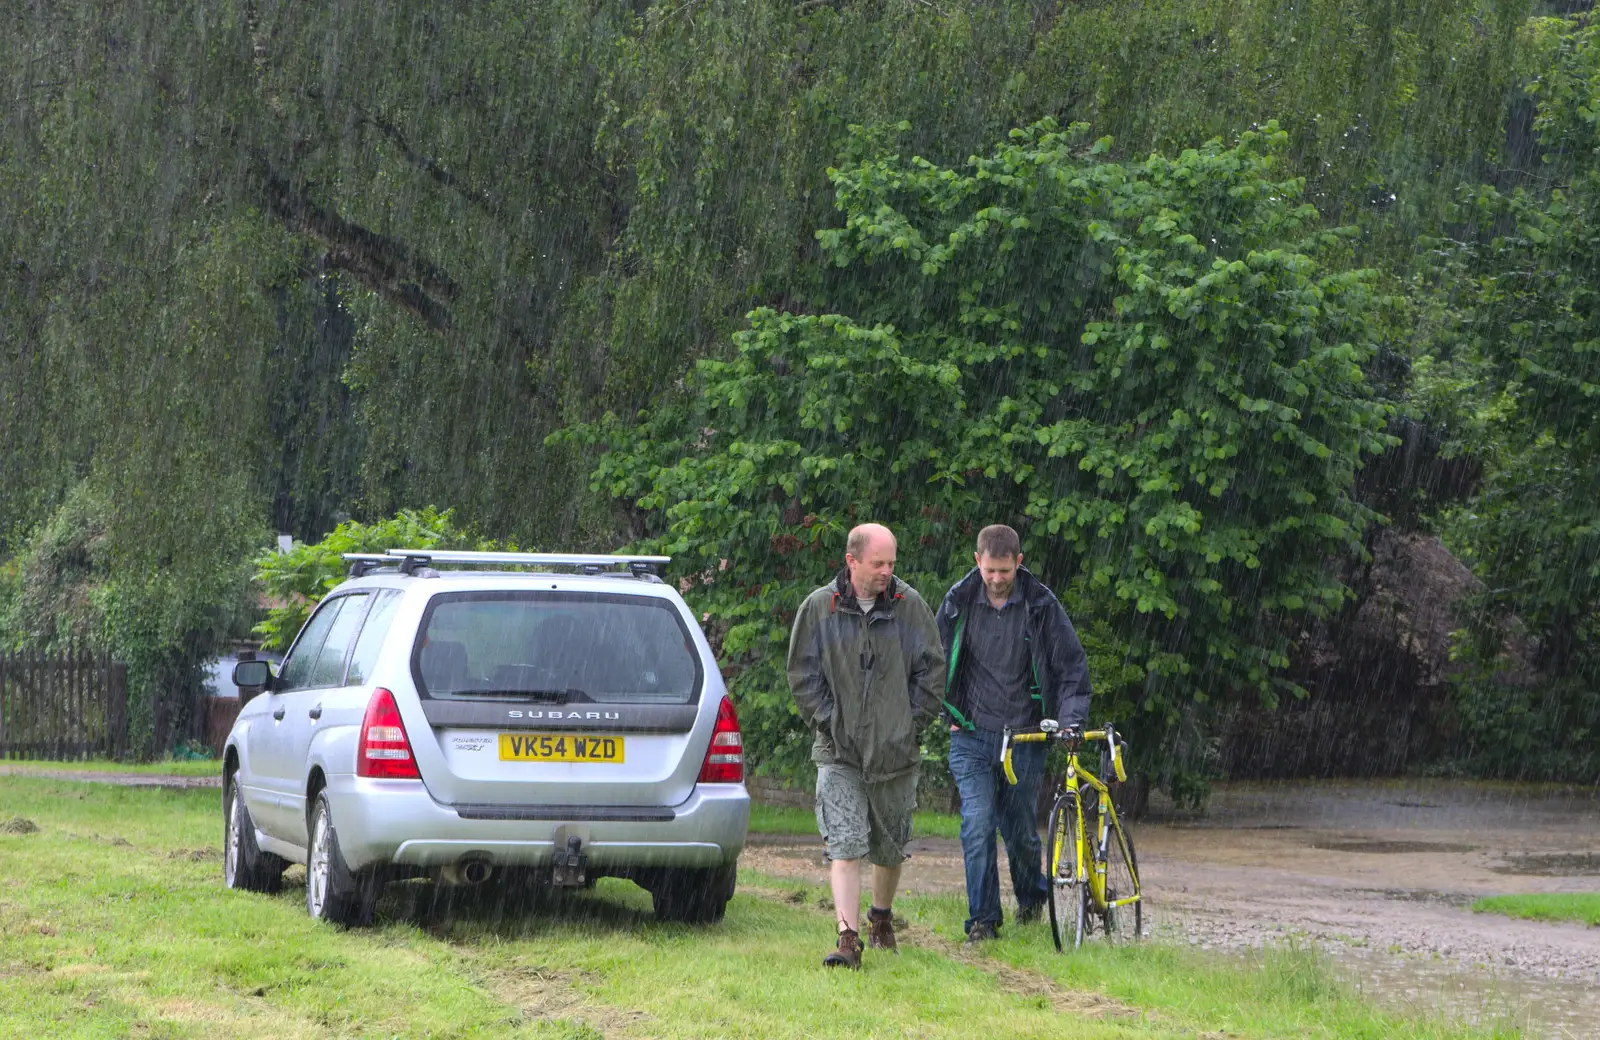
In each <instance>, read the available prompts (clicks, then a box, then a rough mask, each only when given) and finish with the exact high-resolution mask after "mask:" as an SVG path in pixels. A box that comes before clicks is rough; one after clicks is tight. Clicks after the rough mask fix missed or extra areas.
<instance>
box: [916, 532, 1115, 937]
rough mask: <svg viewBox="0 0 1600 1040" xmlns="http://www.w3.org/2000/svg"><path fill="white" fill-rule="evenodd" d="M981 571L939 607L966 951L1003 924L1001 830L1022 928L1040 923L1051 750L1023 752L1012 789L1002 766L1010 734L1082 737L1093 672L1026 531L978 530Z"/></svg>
mask: <svg viewBox="0 0 1600 1040" xmlns="http://www.w3.org/2000/svg"><path fill="white" fill-rule="evenodd" d="M973 557H974V559H975V560H976V562H977V566H976V567H974V568H973V569H972V570H971V571H969V572H968V573H967V576H966V577H964V578H962V579H961V580H960V581H958V582H956V584H955V585H954V586H952V587H951V589H950V591H949V593H947V594H946V595H945V598H944V604H943V605H942V606H941V607H940V608H939V617H938V624H939V641H940V643H941V644H942V645H943V646H944V649H945V657H946V659H947V661H948V662H949V663H948V665H947V666H946V678H945V708H946V710H947V712H948V713H949V716H950V723H951V725H950V773H951V775H952V776H954V778H955V781H956V789H957V790H958V791H959V792H960V793H961V851H962V855H963V857H964V858H965V860H966V868H967V869H966V873H967V913H968V914H969V915H970V916H969V917H968V918H967V924H966V929H967V942H968V944H972V943H977V942H982V941H983V940H985V939H993V938H995V936H996V934H997V930H998V929H999V927H1000V922H1001V920H1002V914H1001V912H1000V872H999V867H998V866H997V861H998V855H997V852H996V849H995V840H994V832H995V828H996V827H998V828H999V830H1000V836H1001V837H1002V838H1004V839H1005V843H1006V856H1007V857H1008V858H1009V859H1010V861H1011V885H1012V889H1013V891H1015V893H1016V896H1017V920H1018V922H1019V923H1022V924H1026V923H1028V922H1030V921H1035V920H1038V917H1039V909H1040V907H1042V906H1043V905H1044V902H1045V900H1047V899H1048V898H1049V897H1050V888H1049V885H1048V883H1047V882H1046V880H1045V877H1044V873H1043V871H1042V870H1041V869H1040V867H1039V856H1040V842H1039V832H1038V829H1037V827H1036V826H1035V819H1034V816H1035V806H1036V805H1037V804H1038V799H1039V783H1040V781H1041V780H1042V779H1043V777H1044V764H1045V748H1046V746H1045V745H1044V744H1020V745H1016V746H1015V747H1014V748H1013V750H1012V754H1011V760H1012V766H1013V769H1014V770H1015V772H1016V774H1017V783H1016V785H1015V786H1013V785H1012V784H1010V783H1009V782H1008V781H1007V780H1006V776H1005V769H1004V764H1003V763H1002V761H1001V758H1000V745H1001V742H1002V737H1003V731H1004V730H1007V729H1010V730H1031V729H1036V728H1038V726H1039V722H1040V720H1042V719H1055V720H1057V721H1058V722H1060V724H1061V726H1062V728H1063V729H1076V730H1079V731H1081V729H1082V727H1083V724H1084V722H1085V721H1086V720H1087V719H1088V717H1089V696H1090V693H1091V690H1090V688H1089V662H1088V660H1087V658H1086V657H1085V656H1084V653H1083V645H1082V644H1081V643H1079V642H1078V633H1077V632H1075V631H1074V630H1073V628H1072V622H1071V621H1070V620H1068V618H1067V612H1066V611H1065V610H1063V609H1061V604H1060V603H1059V602H1058V601H1057V600H1056V597H1055V595H1054V594H1053V593H1052V592H1051V591H1050V590H1049V589H1048V588H1046V587H1045V585H1044V583H1043V582H1041V581H1039V579H1037V578H1035V577H1034V576H1033V575H1032V574H1030V573H1029V572H1028V571H1027V570H1026V569H1024V568H1023V567H1022V547H1021V542H1020V541H1019V540H1018V538H1017V532H1016V531H1013V530H1012V529H1011V528H1009V527H1006V526H1005V525H1004V524H994V525H992V526H990V527H985V528H984V529H983V530H982V531H979V532H978V548H977V552H975V553H974V554H973Z"/></svg>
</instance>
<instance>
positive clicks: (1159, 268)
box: [571, 121, 1387, 783]
mask: <svg viewBox="0 0 1600 1040" xmlns="http://www.w3.org/2000/svg"><path fill="white" fill-rule="evenodd" d="M886 141H887V138H886V136H885V135H882V134H873V133H864V134H862V135H861V136H860V137H859V138H858V141H857V145H856V154H857V158H855V159H854V160H852V161H850V162H847V163H846V164H844V165H843V166H842V167H841V168H840V169H837V170H834V171H830V176H831V178H832V181H833V183H834V186H835V190H836V198H837V205H838V208H839V211H840V214H841V216H842V218H843V219H842V223H843V226H842V227H839V228H837V229H829V230H825V231H823V232H821V233H819V238H820V240H821V243H822V246H823V248H824V250H825V251H826V253H827V255H828V257H829V258H830V260H831V261H832V263H833V264H834V265H835V267H836V270H835V273H834V275H833V277H832V280H831V284H830V292H831V294H832V297H833V299H834V300H835V301H837V302H838V303H839V304H840V305H841V306H840V310H842V311H845V312H848V313H850V314H852V315H853V316H849V317H847V316H845V315H844V314H840V313H829V314H821V315H815V314H788V313H782V314H780V313H777V312H774V311H771V310H758V311H755V312H753V313H752V314H751V315H750V326H749V328H748V329H747V330H745V331H743V332H741V333H739V334H738V335H737V336H735V337H734V345H735V348H736V350H735V353H734V356H733V357H732V358H731V359H729V360H725V361H703V362H701V363H700V364H699V366H698V367H697V370H696V373H695V377H694V384H693V387H692V393H691V394H690V395H689V396H688V397H687V398H686V399H685V400H684V401H681V402H678V403H675V404H672V405H670V406H667V407H663V408H661V409H658V410H656V411H654V412H651V413H648V414H646V415H645V416H643V417H642V419H641V421H639V422H636V423H629V422H623V421H619V420H614V419H613V420H610V421H608V422H606V423H602V424H598V425H594V426H589V427H583V428H580V429H579V430H577V431H575V432H574V433H573V434H571V436H573V437H575V438H577V439H579V440H583V441H587V442H590V443H597V444H602V445H604V446H605V447H606V448H608V449H609V450H608V451H607V452H606V453H605V454H603V455H602V456H601V457H600V461H599V465H598V468H597V470H596V472H595V483H596V486H597V487H598V488H601V489H604V490H606V491H607V492H609V493H610V494H612V495H614V496H615V497H617V498H620V499H623V500H624V501H625V502H627V503H630V504H631V505H632V506H633V507H634V508H635V509H636V510H638V513H639V516H640V518H641V521H642V523H643V524H644V526H645V529H646V531H647V532H648V533H649V534H650V535H651V536H652V537H651V539H650V544H651V545H653V546H654V547H655V548H658V549H660V550H662V551H664V552H670V553H671V554H672V555H674V556H675V557H676V558H678V559H679V560H680V561H681V564H682V565H685V566H686V567H687V571H688V573H689V575H690V578H689V579H688V581H689V585H690V596H691V598H693V599H694V601H695V602H696V603H698V604H699V605H700V606H701V609H702V610H704V612H705V614H706V616H707V618H708V619H710V620H711V621H713V622H714V623H715V624H716V625H718V626H725V634H724V635H723V641H722V653H723V655H724V657H725V659H726V660H727V662H728V663H729V664H730V665H731V666H733V667H735V668H738V669H740V672H739V675H738V678H737V679H736V682H735V687H736V689H737V691H738V694H739V696H740V698H741V702H742V704H743V705H744V706H746V709H747V715H749V716H750V717H751V718H752V719H753V720H755V722H754V725H755V728H756V732H757V738H756V739H753V740H752V746H753V747H754V748H755V749H756V750H757V751H758V752H759V753H761V754H763V755H765V756H767V757H768V759H769V760H770V761H773V762H777V763H792V762H793V760H794V758H795V756H796V755H797V753H798V751H799V749H800V748H801V745H802V744H803V735H801V734H799V733H798V731H797V727H796V724H795V722H794V721H793V719H792V717H791V715H790V713H789V709H788V698H787V692H786V689H785V688H784V686H783V683H782V682H781V680H780V677H779V667H780V664H781V659H782V653H783V648H784V646H785V644H786V641H787V636H788V627H787V626H788V623H789V620H790V618H791V617H792V614H793V611H794V609H795V607H796V606H797V604H798V603H799V601H800V599H801V598H802V596H803V595H804V592H805V591H806V589H807V587H808V586H812V585H815V584H818V583H820V582H821V581H823V580H825V579H826V578H827V577H828V576H829V574H830V573H831V571H832V570H833V568H834V567H835V566H837V562H838V561H839V559H840V557H841V554H842V553H841V550H842V545H843V537H842V535H843V532H844V531H845V529H846V528H848V527H849V526H850V525H851V524H853V523H855V522H859V521H863V520H878V521H882V522H885V523H888V524H889V525H890V526H891V527H893V528H894V529H895V530H896V531H897V532H898V534H899V537H900V545H901V550H900V559H901V567H900V569H901V572H902V574H903V575H904V576H905V577H906V578H907V579H908V580H909V581H911V582H912V583H913V584H914V585H916V586H917V587H918V588H919V590H920V591H922V592H923V594H924V595H925V596H928V597H929V598H930V599H935V600H936V599H937V598H938V597H940V596H941V595H942V593H943V591H944V588H945V587H946V585H947V583H948V582H950V581H951V580H952V579H954V578H955V577H958V576H959V575H960V574H961V573H962V572H963V571H964V569H965V568H966V567H967V566H970V561H971V556H970V553H971V544H972V537H973V535H974V534H975V532H976V530H977V529H978V527H980V526H982V525H983V524H986V523H990V522H995V521H1003V522H1008V523H1011V524H1013V525H1014V526H1016V527H1018V528H1019V530H1021V531H1022V532H1023V534H1024V542H1025V553H1026V554H1027V556H1028V558H1029V562H1030V564H1032V565H1033V566H1034V567H1035V568H1036V569H1037V571H1038V572H1039V573H1040V575H1041V576H1042V577H1043V578H1044V579H1045V580H1046V581H1047V582H1049V583H1050V584H1052V585H1053V586H1054V587H1056V588H1057V589H1059V590H1061V591H1062V592H1063V593H1064V594H1065V595H1064V599H1065V602H1066V604H1067V607H1068V610H1069V612H1070V613H1072V614H1073V615H1074V616H1075V617H1076V618H1077V619H1078V621H1079V624H1080V626H1081V627H1083V628H1084V629H1085V630H1086V633H1087V635H1088V636H1089V642H1090V645H1091V648H1092V649H1093V650H1095V651H1097V654H1096V656H1097V658H1098V660H1097V662H1096V663H1097V664H1098V665H1099V666H1100V674H1099V675H1098V676H1097V678H1098V679H1099V681H1100V683H1101V685H1102V689H1103V697H1102V700H1101V702H1100V704H1099V705H1098V707H1097V708H1096V716H1097V717H1112V718H1115V719H1117V720H1118V721H1119V722H1122V723H1124V724H1126V725H1129V726H1130V727H1132V728H1133V729H1134V730H1135V731H1136V732H1138V733H1139V734H1140V735H1141V736H1142V737H1143V738H1145V745H1146V747H1149V748H1151V749H1152V750H1154V748H1155V746H1156V745H1158V744H1163V743H1165V744H1166V745H1167V746H1166V747H1165V751H1166V752H1167V754H1166V755H1165V758H1166V760H1167V761H1168V762H1169V763H1172V764H1175V765H1177V766H1178V767H1181V766H1182V764H1183V755H1184V754H1185V753H1186V752H1185V751H1184V749H1180V748H1176V747H1173V746H1171V745H1172V744H1173V743H1174V740H1175V738H1174V737H1173V736H1172V735H1174V734H1177V733H1179V732H1181V731H1183V727H1182V726H1181V725H1180V723H1182V722H1183V720H1184V719H1185V718H1186V717H1188V716H1190V715H1192V714H1193V713H1194V712H1195V710H1196V708H1195V706H1196V705H1197V704H1204V703H1205V702H1208V701H1211V700H1213V699H1227V700H1232V699H1236V698H1240V697H1248V698H1253V699H1255V700H1257V701H1259V702H1260V703H1262V704H1264V705H1269V706H1270V705H1272V704H1274V703H1275V702H1276V699H1277V697H1278V696H1279V695H1280V694H1281V693H1283V692H1290V693H1294V692H1298V691H1296V689H1295V688H1294V687H1293V686H1292V685H1291V684H1289V683H1287V682H1286V681H1285V680H1284V679H1283V678H1282V677H1281V673H1282V670H1283V669H1284V667H1285V666H1286V665H1287V664H1288V654H1289V652H1290V650H1291V647H1292V644H1293V641H1294V637H1295V634H1296V632H1297V625H1298V624H1300V623H1301V619H1303V618H1305V617H1307V616H1319V615H1322V614H1325V613H1326V612H1328V611H1330V610H1331V609H1333V608H1334V607H1336V606H1338V605H1339V604H1340V602H1341V601H1342V599H1343V597H1344V595H1345V592H1344V589H1343V587H1342V586H1341V585H1340V584H1339V583H1338V582H1337V581H1336V580H1335V579H1334V578H1333V577H1332V575H1331V571H1330V569H1329V566H1328V561H1329V558H1330V557H1331V556H1334V555H1336V554H1339V553H1348V552H1358V551H1359V539H1360V535H1361V532H1362V530H1363V528H1364V527H1365V525H1366V524H1368V523H1369V522H1371V520H1372V519H1373V518H1372V516H1371V515H1370V514H1369V512H1368V511H1366V510H1365V509H1363V508H1362V507H1360V506H1359V505H1357V504H1356V503H1355V502H1353V501H1352V499H1351V497H1350V494H1349V489H1350V487H1351V484H1352V482H1353V479H1354V474H1355V471H1356V469H1357V467H1358V466H1359V465H1360V464H1361V460H1362V458H1363V457H1365V456H1367V455H1370V454H1372V453H1375V452H1378V451H1380V450H1382V449H1383V448H1384V447H1385V446H1386V444H1387V440H1386V437H1385V435H1384V433H1383V428H1384V424H1385V419H1386V413H1387V409H1386V406H1385V405H1383V404H1382V403H1380V402H1378V401H1377V400H1375V399H1374V397H1373V394H1372V392H1371V389H1370V388H1369V387H1368V385H1367V383H1366V380H1365V378H1364V376H1363V372H1362V365H1363V363H1364V362H1366V361H1367V360H1368V359H1369V358H1370V357H1371V356H1372V354H1373V352H1374V350H1375V348H1376V346H1377V342H1376V340H1377V332H1376V331H1375V326H1374V324H1373V322H1372V320H1371V312H1372V310H1373V308H1374V307H1375V305H1376V304H1377V302H1378V301H1377V300H1376V299H1375V298H1374V294H1373V291H1372V289H1371V282H1372V277H1373V276H1372V273H1371V272H1368V271H1363V270H1351V269H1346V268H1344V267H1343V266H1342V265H1341V263H1340V261H1341V260H1342V258H1343V250H1342V247H1341V243H1342V238H1341V236H1340V234H1338V233H1336V232H1329V231H1324V230H1321V229H1320V228H1319V225H1318V223H1317V214H1316V213H1315V211H1314V210H1313V209H1312V208H1311V207H1310V206H1308V205H1306V204H1304V203H1302V202H1300V201H1299V199H1298V196H1299V194H1300V192H1301V189H1302V187H1303V185H1302V183H1301V182H1300V181H1299V180H1297V179H1295V178H1285V177H1282V176H1280V175H1278V174H1277V173H1276V168H1275V167H1276V159H1275V153H1276V150H1277V149H1280V148H1281V147H1282V146H1283V144H1284V135H1283V134H1282V133H1281V132H1279V131H1277V129H1276V128H1275V127H1269V128H1268V129H1267V130H1266V131H1264V132H1260V133H1255V132H1252V133H1247V134H1244V135H1242V136H1241V137H1240V139H1239V140H1238V142H1237V143H1236V144H1235V145H1233V146H1231V147H1228V146H1224V145H1222V144H1221V143H1218V142H1211V143H1209V144H1207V145H1205V146H1204V147H1202V148H1198V149H1192V150H1188V151H1185V152H1183V153H1182V154H1181V155H1179V156H1176V157H1173V158H1167V157H1163V156H1160V155H1152V156H1151V157H1149V158H1148V159H1144V160H1141V161H1128V162H1115V161H1111V160H1109V159H1108V158H1107V157H1106V152H1107V149H1108V146H1109V142H1108V141H1106V140H1101V141H1098V142H1095V143H1094V144H1093V145H1086V143H1085V142H1084V140H1083V136H1082V128H1081V127H1074V128H1072V129H1070V130H1067V131H1061V130H1059V129H1058V128H1057V127H1056V126H1055V125H1054V124H1053V123H1052V122H1050V121H1045V122H1043V123H1040V124H1038V125H1035V126H1032V127H1029V128H1026V129H1022V130H1017V131H1014V132H1013V133H1012V135H1011V139H1010V140H1009V141H1008V142H1006V143H1004V144H1002V145H1000V146H999V147H997V148H996V149H994V150H993V151H992V152H991V153H990V154H989V155H987V156H983V157H977V158H974V159H972V160H970V161H969V163H968V164H967V166H966V167H965V168H963V169H951V168H947V167H941V166H938V165H936V164H934V163H932V162H929V161H927V160H925V159H922V158H911V159H906V158H903V157H902V156H900V155H897V154H890V153H887V152H886V148H885V144H886ZM1192 750H1193V749H1192V748H1191V749H1189V753H1192ZM1180 771H1181V770H1180ZM1175 775H1177V774H1175V773H1173V772H1172V769H1171V768H1168V769H1167V770H1166V777H1165V779H1167V780H1168V782H1169V783H1170V782H1171V781H1172V779H1173V777H1174V776H1175Z"/></svg>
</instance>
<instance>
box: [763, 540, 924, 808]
mask: <svg viewBox="0 0 1600 1040" xmlns="http://www.w3.org/2000/svg"><path fill="white" fill-rule="evenodd" d="M788 668H789V689H790V690H791V691H792V692H793V693H794V702H795V706H796V707H797V708H799V709H800V718H801V719H802V720H803V721H804V722H805V724H806V725H807V726H810V727H811V732H812V733H814V734H815V735H816V739H815V741H814V743H813V744H812V747H811V759H812V761H813V762H816V763H817V764H818V765H835V764H838V765H849V766H854V767H856V768H858V769H860V770H861V772H862V775H863V777H864V779H866V780H867V781H869V782H872V781H878V780H889V779H892V778H894V777H897V776H903V775H904V774H906V773H909V772H911V771H912V770H914V769H916V768H917V764H918V763H919V762H920V761H921V757H922V752H921V743H920V738H921V735H922V728H923V727H924V726H926V725H927V724H928V722H929V720H931V719H932V718H933V717H934V715H936V714H937V713H938V711H939V707H940V698H941V696H942V694H943V690H944V650H943V649H942V648H941V647H940V644H939V629H938V626H937V625H936V624H935V623H934V620H933V611H931V610H929V609H928V604H927V603H925V602H923V599H922V597H921V596H919V595H918V594H917V590H916V589H913V588H912V587H911V586H909V585H907V584H905V583H904V582H902V581H901V580H900V579H898V578H894V579H892V580H891V581H890V582H889V587H888V588H887V589H885V590H884V592H883V593H882V594H881V595H880V596H878V598H877V600H876V601H875V602H874V603H873V605H872V610H871V611H869V612H867V613H865V614H863V613H862V612H861V607H860V605H859V604H858V603H857V602H856V595H855V590H854V589H852V588H851V587H850V575H849V572H848V571H843V570H841V571H840V572H839V576H838V577H837V578H836V579H835V580H834V582H833V583H832V584H831V585H824V586H823V587H822V588H820V589H817V590H816V591H815V592H813V593H812V594H811V595H809V596H807V597H806V601H805V603H803V604H801V607H800V612H799V613H798V614H796V615H795V619H794V631H793V632H792V633H791V634H790V637H789V662H788Z"/></svg>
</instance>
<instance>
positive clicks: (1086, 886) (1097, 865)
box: [1001, 719, 1144, 952]
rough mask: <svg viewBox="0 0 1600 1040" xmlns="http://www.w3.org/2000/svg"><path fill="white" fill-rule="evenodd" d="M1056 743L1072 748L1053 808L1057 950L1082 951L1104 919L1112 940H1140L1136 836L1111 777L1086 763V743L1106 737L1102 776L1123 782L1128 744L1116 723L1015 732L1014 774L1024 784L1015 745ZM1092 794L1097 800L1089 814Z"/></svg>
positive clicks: (1007, 746)
mask: <svg viewBox="0 0 1600 1040" xmlns="http://www.w3.org/2000/svg"><path fill="white" fill-rule="evenodd" d="M1045 721H1046V722H1047V723H1053V720H1049V719H1047V720H1045ZM1050 740H1059V741H1061V742H1062V743H1063V745H1064V746H1065V747H1066V749H1067V774H1066V776H1065V777H1064V778H1063V780H1062V783H1061V793H1060V794H1058V795H1057V796H1056V801H1055V805H1054V806H1053V807H1052V808H1051V810H1050V830H1049V831H1048V832H1047V833H1046V854H1047V855H1048V857H1049V868H1050V869H1049V870H1048V871H1047V874H1048V875H1049V881H1050V930H1051V932H1052V933H1053V935H1054V936H1055V940H1056V949H1057V950H1061V951H1063V952H1065V951H1066V950H1067V949H1069V948H1070V949H1074V950H1075V949H1077V948H1078V946H1079V945H1080V944H1081V943H1082V942H1083V937H1084V934H1085V933H1087V932H1093V931H1094V928H1095V926H1096V925H1097V924H1098V926H1099V927H1100V928H1101V930H1102V932H1103V934H1104V935H1105V937H1106V938H1107V939H1113V938H1116V937H1118V936H1126V937H1128V938H1133V939H1137V938H1139V937H1140V936H1141V935H1143V934H1144V906H1143V900H1142V898H1141V893H1140V890H1139V863H1138V860H1137V859H1135V858H1134V854H1133V839H1132V838H1131V837H1129V836H1128V829H1127V827H1125V826H1124V825H1123V823H1122V819H1121V817H1119V816H1118V815H1117V807H1116V805H1115V804H1114V803H1113V800H1112V798H1111V789H1110V788H1109V787H1107V786H1106V781H1104V780H1101V779H1100V777H1098V776H1095V775H1094V774H1093V773H1091V772H1089V770H1087V769H1085V768H1084V767H1083V765H1082V764H1081V763H1079V761H1078V746H1079V742H1080V740H1087V741H1096V742H1101V743H1103V744H1104V747H1103V748H1102V749H1101V752H1100V772H1101V774H1102V775H1104V776H1106V777H1110V776H1115V777H1116V778H1117V781H1118V782H1122V781H1125V780H1127V779H1128V774H1127V770H1126V768H1125V766H1124V764H1123V752H1124V750H1125V747H1126V745H1125V744H1124V743H1123V741H1122V739H1121V738H1120V737H1118V736H1117V733H1116V730H1115V729H1113V728H1112V727H1111V726H1109V725H1108V726H1106V728H1105V729H1098V730H1090V731H1089V732H1087V733H1082V734H1080V733H1079V732H1078V731H1076V730H1062V729H1059V728H1056V727H1054V726H1052V727H1050V728H1042V729H1040V730H1039V731H1038V732H1034V733H1012V732H1011V731H1010V730H1007V731H1006V733H1005V740H1004V744H1003V745H1002V749H1001V755H1002V757H1003V759H1004V762H1005V768H1006V779H1008V780H1010V781H1011V782H1012V783H1013V784H1014V783H1016V782H1017V774H1016V773H1015V771H1013V770H1012V768H1011V746H1012V744H1014V743H1016V744H1025V743H1032V744H1036V743H1043V742H1045V741H1050ZM1085 799H1087V800H1088V801H1089V803H1090V805H1089V807H1088V811H1087V812H1085V806H1084V801H1085Z"/></svg>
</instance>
